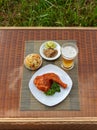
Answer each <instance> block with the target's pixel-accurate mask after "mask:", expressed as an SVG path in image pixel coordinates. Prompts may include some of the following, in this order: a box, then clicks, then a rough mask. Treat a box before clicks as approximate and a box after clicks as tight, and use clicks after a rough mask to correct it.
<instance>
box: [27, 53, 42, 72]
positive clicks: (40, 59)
mask: <svg viewBox="0 0 97 130" xmlns="http://www.w3.org/2000/svg"><path fill="white" fill-rule="evenodd" d="M30 56H38V57H39V59H38V58H37V57H36V58H35V60H36V61H37V60H39V63H38V66H35V67H30V66H29V64H30V65H31V64H33V62H32V63H30V62H29V61H28V60H27V58H28V59H29V57H30ZM24 65H25V67H26V68H27V69H29V70H37V69H38V68H39V67H40V66H41V65H42V57H41V56H40V55H39V54H36V53H32V54H29V55H27V56H26V57H25V59H24Z"/></svg>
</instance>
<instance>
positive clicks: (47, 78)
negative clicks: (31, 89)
mask: <svg viewBox="0 0 97 130" xmlns="http://www.w3.org/2000/svg"><path fill="white" fill-rule="evenodd" d="M53 81H55V82H56V83H58V84H59V85H60V86H62V87H63V88H66V87H67V84H66V83H64V82H62V81H61V79H60V78H59V76H58V75H57V74H55V73H46V74H43V75H40V76H37V77H36V78H35V79H34V84H35V85H36V87H37V88H38V89H39V90H42V91H44V92H47V91H48V90H49V89H50V87H51V85H52V83H53Z"/></svg>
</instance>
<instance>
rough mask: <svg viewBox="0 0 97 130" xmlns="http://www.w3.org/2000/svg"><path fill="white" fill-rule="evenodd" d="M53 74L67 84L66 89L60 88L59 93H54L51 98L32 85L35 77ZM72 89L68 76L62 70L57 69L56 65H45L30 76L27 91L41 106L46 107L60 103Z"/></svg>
mask: <svg viewBox="0 0 97 130" xmlns="http://www.w3.org/2000/svg"><path fill="white" fill-rule="evenodd" d="M52 72H53V73H55V74H57V75H58V76H59V77H60V79H61V80H62V81H63V82H65V83H66V84H67V88H65V89H64V88H63V87H61V86H60V89H61V92H58V93H57V92H56V93H55V94H54V95H52V96H47V95H45V94H44V92H42V91H41V90H39V89H38V88H37V87H36V86H35V85H34V83H33V81H34V79H35V77H36V76H39V75H42V74H44V73H52ZM71 88H72V80H71V78H70V77H69V75H68V74H67V73H66V72H65V71H64V70H62V69H61V68H59V67H57V66H56V65H52V64H49V65H46V66H44V67H42V68H41V69H39V70H38V71H37V72H36V73H34V75H33V76H32V78H31V79H30V81H29V89H30V91H31V93H32V94H33V96H34V97H35V98H36V99H37V100H38V101H39V102H41V103H42V104H44V105H46V106H54V105H56V104H58V103H60V102H62V101H63V100H64V99H65V98H66V97H67V96H68V94H69V93H70V90H71Z"/></svg>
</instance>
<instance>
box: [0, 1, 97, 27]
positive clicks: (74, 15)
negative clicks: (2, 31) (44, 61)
mask: <svg viewBox="0 0 97 130" xmlns="http://www.w3.org/2000/svg"><path fill="white" fill-rule="evenodd" d="M0 26H52V27H53V26H61V27H63V26H83V27H87V26H92V27H95V26H97V0H0Z"/></svg>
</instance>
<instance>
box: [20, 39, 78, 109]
mask: <svg viewBox="0 0 97 130" xmlns="http://www.w3.org/2000/svg"><path fill="white" fill-rule="evenodd" d="M43 42H44V41H26V42H25V56H27V55H28V54H30V53H39V48H40V46H41V44H42V43H43ZM56 42H58V43H59V44H60V45H62V43H64V41H62V40H58V41H56ZM74 44H76V42H75V41H74ZM47 64H54V65H57V66H58V67H61V57H59V58H58V59H57V60H55V61H47V60H44V59H43V64H42V66H45V65H47ZM35 72H36V71H30V70H28V69H26V68H25V67H24V68H23V77H22V88H21V100H20V110H21V111H31V110H38V111H40V110H42V111H45V110H48V111H50V110H80V103H79V93H78V58H76V60H75V66H74V68H73V69H72V70H69V71H66V72H67V73H68V74H69V76H70V77H71V79H72V81H73V86H72V89H71V91H70V94H69V95H68V96H67V97H66V99H65V100H64V101H62V102H61V103H59V104H57V105H56V106H53V107H48V106H45V105H43V104H41V103H40V102H39V101H37V100H36V99H35V98H34V96H33V95H32V94H31V92H30V90H29V86H28V84H29V81H30V79H31V77H32V75H33V74H34V73H35Z"/></svg>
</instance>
